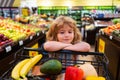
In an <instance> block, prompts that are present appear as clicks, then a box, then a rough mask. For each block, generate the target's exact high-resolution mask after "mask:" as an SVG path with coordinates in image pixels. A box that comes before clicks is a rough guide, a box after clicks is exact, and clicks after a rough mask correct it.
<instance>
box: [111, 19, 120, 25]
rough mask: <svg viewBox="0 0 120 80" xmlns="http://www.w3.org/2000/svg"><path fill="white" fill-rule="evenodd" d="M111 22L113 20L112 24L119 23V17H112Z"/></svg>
mask: <svg viewBox="0 0 120 80" xmlns="http://www.w3.org/2000/svg"><path fill="white" fill-rule="evenodd" d="M112 22H113V23H114V24H117V23H120V18H117V19H113V20H112Z"/></svg>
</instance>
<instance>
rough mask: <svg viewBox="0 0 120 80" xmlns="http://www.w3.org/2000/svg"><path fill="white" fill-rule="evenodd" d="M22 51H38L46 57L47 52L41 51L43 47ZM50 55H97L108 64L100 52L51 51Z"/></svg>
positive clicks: (25, 48) (27, 48) (105, 57)
mask: <svg viewBox="0 0 120 80" xmlns="http://www.w3.org/2000/svg"><path fill="white" fill-rule="evenodd" d="M24 50H26V51H38V52H40V53H41V54H43V55H48V54H49V52H48V51H45V50H44V49H43V47H40V48H29V47H24ZM50 53H51V52H50ZM52 53H69V54H73V53H74V54H76V55H77V54H80V55H98V56H102V57H103V59H104V60H103V61H104V62H105V63H106V64H108V63H109V60H108V58H107V56H106V55H105V54H104V53H101V52H78V51H72V50H59V51H53V52H52Z"/></svg>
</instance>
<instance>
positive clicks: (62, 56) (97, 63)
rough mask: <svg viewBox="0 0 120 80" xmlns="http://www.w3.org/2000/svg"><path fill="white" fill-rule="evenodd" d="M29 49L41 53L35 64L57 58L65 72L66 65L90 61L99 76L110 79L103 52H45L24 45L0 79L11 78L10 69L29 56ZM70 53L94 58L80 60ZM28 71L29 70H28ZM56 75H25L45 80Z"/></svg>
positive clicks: (52, 79) (32, 79) (52, 78)
mask: <svg viewBox="0 0 120 80" xmlns="http://www.w3.org/2000/svg"><path fill="white" fill-rule="evenodd" d="M29 51H38V52H39V54H42V55H43V58H42V59H41V60H40V61H39V62H38V63H37V64H36V65H40V64H42V63H44V62H45V61H46V60H48V59H52V58H54V59H58V60H60V61H61V63H62V67H63V68H62V72H61V73H65V70H66V67H67V66H74V65H82V64H85V63H90V64H92V65H93V66H94V68H95V69H96V71H97V73H98V75H99V76H103V77H105V78H106V80H111V77H110V75H109V72H108V67H107V66H108V63H109V60H108V58H107V57H106V55H105V54H104V53H99V52H77V51H70V50H60V51H55V52H47V51H44V50H43V49H42V48H28V47H24V48H23V49H22V51H21V54H17V53H16V54H15V57H14V58H15V59H14V64H13V66H12V67H11V68H10V69H9V70H8V71H7V72H5V73H4V74H3V75H2V76H1V80H13V79H12V78H11V76H10V74H11V71H12V69H13V67H14V66H15V65H16V64H17V63H18V62H19V61H21V60H22V59H25V58H27V57H30V56H29V55H28V52H29ZM70 55H72V56H73V55H74V56H88V55H89V56H94V59H92V60H82V59H76V58H74V59H73V57H72V56H70ZM29 73H30V72H29ZM57 76H58V74H57V75H44V76H43V75H34V76H33V75H27V78H28V80H46V78H49V79H50V80H56V78H57Z"/></svg>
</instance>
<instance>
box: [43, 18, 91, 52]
mask: <svg viewBox="0 0 120 80" xmlns="http://www.w3.org/2000/svg"><path fill="white" fill-rule="evenodd" d="M43 47H44V49H45V50H46V51H58V50H72V51H79V52H89V51H90V45H89V44H88V43H86V42H83V41H82V37H81V33H80V31H79V29H78V28H77V26H76V21H75V20H73V19H72V18H71V17H68V16H59V17H57V18H56V19H55V20H54V21H53V23H52V24H51V26H50V28H49V30H48V32H47V33H46V42H45V43H44V45H43Z"/></svg>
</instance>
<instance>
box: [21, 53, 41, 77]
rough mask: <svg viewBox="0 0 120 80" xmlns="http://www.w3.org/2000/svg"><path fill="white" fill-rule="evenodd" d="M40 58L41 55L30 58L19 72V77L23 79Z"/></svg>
mask: <svg viewBox="0 0 120 80" xmlns="http://www.w3.org/2000/svg"><path fill="white" fill-rule="evenodd" d="M41 58H42V54H39V55H36V56H34V57H33V58H31V59H30V60H29V61H28V62H27V63H26V64H25V65H24V66H23V67H22V69H21V70H20V76H21V77H22V78H23V79H25V78H26V75H27V73H28V72H29V71H30V69H31V68H32V67H33V66H34V65H35V64H36V63H37V62H38V61H39V60H40V59H41Z"/></svg>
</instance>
